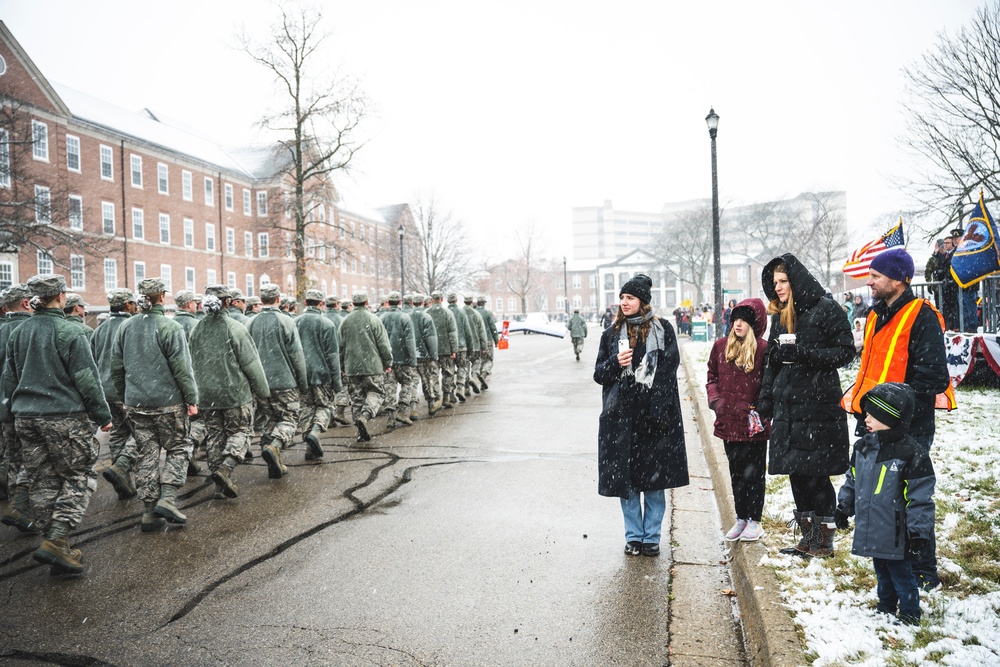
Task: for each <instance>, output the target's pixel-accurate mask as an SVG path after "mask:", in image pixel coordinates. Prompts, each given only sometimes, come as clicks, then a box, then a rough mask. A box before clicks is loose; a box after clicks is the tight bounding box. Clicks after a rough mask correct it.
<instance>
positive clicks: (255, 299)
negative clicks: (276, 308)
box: [247, 296, 260, 308]
mask: <svg viewBox="0 0 1000 667" xmlns="http://www.w3.org/2000/svg"><path fill="white" fill-rule="evenodd" d="M259 305H260V297H259V296H248V297H247V308H250V307H252V306H259Z"/></svg>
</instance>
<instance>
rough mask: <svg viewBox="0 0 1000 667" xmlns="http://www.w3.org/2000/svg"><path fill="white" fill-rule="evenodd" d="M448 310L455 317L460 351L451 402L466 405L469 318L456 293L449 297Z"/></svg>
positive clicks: (456, 356) (457, 357)
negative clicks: (460, 305)
mask: <svg viewBox="0 0 1000 667" xmlns="http://www.w3.org/2000/svg"><path fill="white" fill-rule="evenodd" d="M448 310H449V311H450V312H451V314H452V315H454V316H455V331H457V332H458V349H457V350H456V351H455V389H454V391H453V393H452V395H451V397H450V400H449V402H450V403H451V404H452V405H454V404H455V401H456V400H457V401H458V402H459V403H465V394H466V391H467V389H466V386H467V385H468V382H469V318H467V317H466V316H465V312H464V311H463V310H462V309H461V308H459V307H458V295H457V294H455V293H454V292H452V293H450V294H449V295H448Z"/></svg>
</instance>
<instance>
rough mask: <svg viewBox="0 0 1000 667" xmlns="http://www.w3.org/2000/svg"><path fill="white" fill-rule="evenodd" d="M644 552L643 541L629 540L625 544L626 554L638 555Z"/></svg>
mask: <svg viewBox="0 0 1000 667" xmlns="http://www.w3.org/2000/svg"><path fill="white" fill-rule="evenodd" d="M641 553H642V542H628V543H626V544H625V555H627V556H638V555H639V554H641Z"/></svg>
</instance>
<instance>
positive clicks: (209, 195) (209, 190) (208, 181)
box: [205, 176, 215, 206]
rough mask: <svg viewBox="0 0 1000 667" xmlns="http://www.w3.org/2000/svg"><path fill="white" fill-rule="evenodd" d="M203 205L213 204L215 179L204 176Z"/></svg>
mask: <svg viewBox="0 0 1000 667" xmlns="http://www.w3.org/2000/svg"><path fill="white" fill-rule="evenodd" d="M205 206H215V180H214V179H213V178H212V177H211V176H206V177H205Z"/></svg>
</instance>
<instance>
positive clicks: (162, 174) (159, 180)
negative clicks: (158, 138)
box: [156, 162, 170, 195]
mask: <svg viewBox="0 0 1000 667" xmlns="http://www.w3.org/2000/svg"><path fill="white" fill-rule="evenodd" d="M156 191H157V192H159V193H160V194H161V195H169V194H170V167H168V166H167V165H166V164H164V163H163V162H157V163H156Z"/></svg>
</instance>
